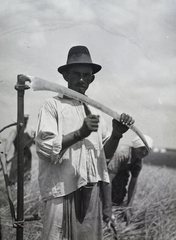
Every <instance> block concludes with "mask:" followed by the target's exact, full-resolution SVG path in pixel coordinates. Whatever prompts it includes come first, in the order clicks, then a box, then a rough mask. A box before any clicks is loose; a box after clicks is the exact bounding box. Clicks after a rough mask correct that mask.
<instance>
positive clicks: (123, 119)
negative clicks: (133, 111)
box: [113, 113, 135, 136]
mask: <svg viewBox="0 0 176 240" xmlns="http://www.w3.org/2000/svg"><path fill="white" fill-rule="evenodd" d="M134 122H135V121H134V119H133V118H132V117H131V116H129V115H128V114H126V113H122V114H121V115H120V121H117V120H116V119H113V135H114V136H116V135H117V136H119V135H120V134H121V135H122V134H123V133H125V132H126V131H127V130H128V129H129V126H131V125H133V124H134Z"/></svg>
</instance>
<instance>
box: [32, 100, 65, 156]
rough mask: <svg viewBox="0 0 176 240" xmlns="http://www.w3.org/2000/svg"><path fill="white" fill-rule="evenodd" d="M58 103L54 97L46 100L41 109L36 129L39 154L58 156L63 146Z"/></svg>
mask: <svg viewBox="0 0 176 240" xmlns="http://www.w3.org/2000/svg"><path fill="white" fill-rule="evenodd" d="M59 121H60V117H59V114H58V105H57V104H56V102H55V100H54V99H48V100H46V101H45V102H44V104H43V106H42V108H41V109H40V111H39V116H38V123H37V130H36V139H35V142H36V151H37V154H38V155H39V156H41V155H42V156H43V157H46V158H51V159H52V160H54V158H57V157H58V155H59V153H60V151H61V148H62V131H61V129H60V127H59Z"/></svg>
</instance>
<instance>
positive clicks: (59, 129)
mask: <svg viewBox="0 0 176 240" xmlns="http://www.w3.org/2000/svg"><path fill="white" fill-rule="evenodd" d="M100 69H101V66H100V65H98V64H95V63H93V62H92V60H91V56H90V53H89V50H88V49H87V47H85V46H75V47H72V48H71V49H70V51H69V53H68V57H67V63H66V65H63V66H61V67H59V68H58V71H59V73H61V74H62V75H63V78H64V79H65V80H66V81H67V83H68V88H70V89H72V90H74V91H76V92H79V93H81V94H85V93H86V90H87V89H88V87H89V85H90V84H91V83H92V82H93V80H94V78H95V75H94V74H95V73H97V72H98V71H100ZM133 123H134V120H133V118H132V117H130V116H129V115H127V114H125V113H123V114H121V117H120V122H118V121H116V120H115V119H113V128H112V129H113V130H112V133H111V134H109V132H108V129H107V127H106V124H105V121H104V120H103V117H102V114H101V112H100V111H99V110H97V109H95V108H93V107H91V106H87V105H86V104H83V103H82V102H79V101H77V100H74V99H71V98H69V97H66V96H63V97H61V96H56V97H53V98H49V99H47V100H46V101H45V102H44V104H43V106H42V107H41V109H40V112H39V118H38V125H37V132H36V139H35V140H36V151H37V154H38V157H39V186H40V192H41V196H42V200H43V201H44V203H45V206H44V219H43V231H42V240H48V239H50V240H54V239H72V240H83V239H86V240H89V239H91V240H100V239H102V208H101V198H100V185H101V182H107V183H108V182H109V175H108V171H107V164H106V159H109V158H111V157H112V156H113V153H114V151H115V150H116V148H117V145H118V143H119V140H120V138H121V137H122V135H123V133H125V132H126V131H127V130H128V126H130V125H132V124H133Z"/></svg>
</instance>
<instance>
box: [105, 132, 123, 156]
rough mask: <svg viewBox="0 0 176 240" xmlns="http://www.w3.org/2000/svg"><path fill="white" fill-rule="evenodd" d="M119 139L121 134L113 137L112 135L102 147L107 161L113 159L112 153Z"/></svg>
mask: <svg viewBox="0 0 176 240" xmlns="http://www.w3.org/2000/svg"><path fill="white" fill-rule="evenodd" d="M121 138H122V134H119V136H114V135H113V134H112V135H111V137H110V138H109V139H108V140H107V142H106V143H105V145H104V151H105V156H106V158H107V159H110V158H112V157H113V155H114V152H115V151H116V149H117V147H118V145H119V141H120V139H121Z"/></svg>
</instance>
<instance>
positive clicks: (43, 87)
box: [24, 75, 150, 152]
mask: <svg viewBox="0 0 176 240" xmlns="http://www.w3.org/2000/svg"><path fill="white" fill-rule="evenodd" d="M24 76H25V75H24ZM26 77H27V78H29V79H30V80H31V87H32V89H33V90H34V91H52V92H56V93H59V94H61V95H62V96H63V95H65V96H68V97H70V98H73V99H76V100H78V101H81V102H84V103H87V104H88V105H90V106H92V107H95V108H97V109H99V110H100V111H102V112H104V113H106V114H107V115H109V116H111V117H112V118H115V119H116V120H118V121H119V120H120V114H118V113H117V112H116V111H113V110H112V109H110V108H108V107H106V106H105V105H103V104H101V103H99V102H97V101H95V100H93V99H91V98H89V97H87V96H85V95H83V94H80V93H78V92H76V91H73V90H72V89H69V88H66V87H64V86H61V85H59V84H57V83H54V82H50V81H47V80H44V79H41V78H38V77H34V76H30V75H26ZM128 127H129V128H130V129H131V130H132V131H133V132H135V133H136V134H137V135H138V136H139V137H140V139H141V140H142V141H143V143H144V144H145V146H146V148H147V150H148V151H149V152H150V148H149V146H148V143H147V141H146V139H145V137H144V136H143V134H142V132H141V131H140V130H139V129H137V127H135V126H134V125H131V126H128Z"/></svg>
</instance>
